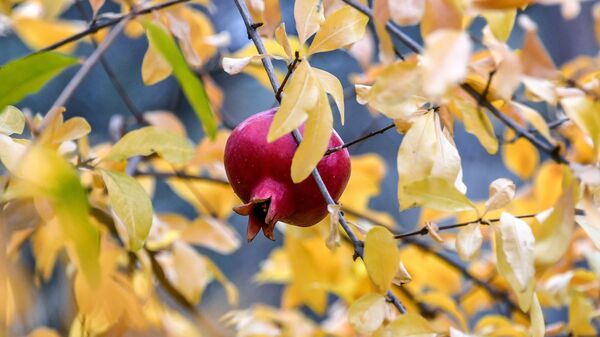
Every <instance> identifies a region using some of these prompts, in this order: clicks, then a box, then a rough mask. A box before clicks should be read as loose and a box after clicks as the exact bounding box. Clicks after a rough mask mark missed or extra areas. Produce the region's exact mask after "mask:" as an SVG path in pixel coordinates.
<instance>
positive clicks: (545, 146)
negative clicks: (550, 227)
mask: <svg viewBox="0 0 600 337" xmlns="http://www.w3.org/2000/svg"><path fill="white" fill-rule="evenodd" d="M343 1H344V2H345V3H346V4H348V5H350V6H352V7H354V8H355V9H357V10H359V11H361V12H362V13H363V14H365V15H367V16H368V17H369V18H371V19H373V13H372V11H371V9H370V8H369V7H367V6H365V5H363V4H360V3H358V2H356V1H355V0H343ZM386 29H387V30H388V31H389V32H390V34H392V35H393V36H394V37H396V38H397V39H398V40H400V41H401V42H402V43H403V44H404V45H405V46H407V47H408V48H409V49H410V50H412V51H413V52H415V53H417V54H421V53H422V52H423V47H422V46H421V45H420V44H418V43H417V42H415V41H414V40H413V39H412V38H411V37H410V36H408V35H406V34H405V33H404V32H402V31H401V30H400V28H398V27H397V26H396V25H395V24H393V23H392V22H391V21H388V22H387V23H386ZM461 88H462V89H463V90H465V92H467V93H468V94H469V95H471V97H473V98H474V99H475V100H476V101H478V102H481V105H482V106H484V107H485V108H486V109H488V110H489V111H490V112H491V113H492V114H493V115H494V116H496V118H498V119H499V120H500V121H501V122H502V123H504V124H505V125H506V126H508V127H509V128H511V129H513V130H514V131H515V133H516V134H517V135H518V136H520V137H523V138H526V139H527V140H528V141H529V142H531V143H532V144H533V145H535V146H536V147H537V148H539V149H540V150H542V151H543V152H545V153H547V154H548V155H549V156H550V157H551V158H552V159H553V160H554V161H556V162H558V163H564V164H569V161H568V160H567V159H566V158H565V157H563V156H562V155H561V154H560V147H558V146H554V145H553V144H551V143H550V142H543V141H541V140H540V139H538V138H536V137H535V136H534V135H533V134H532V133H531V132H529V130H527V129H525V128H523V127H521V126H520V125H519V124H517V123H516V122H515V121H513V120H512V119H510V118H509V117H508V116H506V115H505V114H503V113H502V112H501V111H500V110H498V108H496V107H495V106H493V105H492V104H491V103H490V102H489V101H488V100H486V99H485V98H484V97H483V96H482V95H481V93H479V92H478V91H477V90H475V88H473V87H472V86H471V85H469V84H468V83H463V84H461Z"/></svg>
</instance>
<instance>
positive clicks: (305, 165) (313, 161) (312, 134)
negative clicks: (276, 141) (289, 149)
mask: <svg viewBox="0 0 600 337" xmlns="http://www.w3.org/2000/svg"><path fill="white" fill-rule="evenodd" d="M319 89H320V90H321V92H320V95H319V99H318V102H317V106H316V107H315V108H314V109H313V110H312V111H311V112H310V113H309V116H308V121H307V122H306V125H305V127H304V132H303V136H304V137H303V138H304V139H303V140H302V143H300V146H298V149H297V150H296V153H295V154H294V158H293V159H292V181H293V182H294V183H299V182H301V181H303V180H304V179H306V178H307V177H308V176H309V175H310V174H311V172H312V170H314V169H315V167H317V164H318V163H319V161H321V158H323V155H324V154H325V151H327V147H328V145H329V140H330V139H331V133H332V130H333V116H332V113H331V107H330V106H329V100H328V99H327V94H326V93H325V91H324V90H323V89H322V88H319Z"/></svg>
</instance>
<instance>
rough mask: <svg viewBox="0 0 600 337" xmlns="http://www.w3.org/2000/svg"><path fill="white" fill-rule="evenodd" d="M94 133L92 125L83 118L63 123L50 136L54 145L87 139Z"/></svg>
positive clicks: (75, 118) (71, 119) (74, 118)
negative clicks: (86, 137)
mask: <svg viewBox="0 0 600 337" xmlns="http://www.w3.org/2000/svg"><path fill="white" fill-rule="evenodd" d="M91 131H92V127H91V126H90V124H89V123H88V122H87V121H86V120H85V119H84V118H82V117H73V118H70V119H68V120H67V121H66V122H64V123H62V124H61V125H60V126H59V127H58V128H57V129H56V130H53V132H52V135H51V136H50V137H51V139H52V142H53V143H63V142H68V141H71V140H76V139H79V138H82V137H85V136H86V135H88V134H89V133H90V132H91Z"/></svg>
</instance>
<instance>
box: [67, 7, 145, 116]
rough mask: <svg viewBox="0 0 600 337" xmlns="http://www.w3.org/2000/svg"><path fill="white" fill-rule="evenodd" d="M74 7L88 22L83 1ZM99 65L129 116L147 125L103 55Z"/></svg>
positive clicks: (93, 43)
mask: <svg viewBox="0 0 600 337" xmlns="http://www.w3.org/2000/svg"><path fill="white" fill-rule="evenodd" d="M75 5H76V7H77V10H79V13H81V16H82V17H83V19H84V20H85V21H89V20H90V18H89V16H88V15H87V14H86V12H85V8H84V6H83V0H77V1H75ZM92 20H93V21H92V22H91V23H90V27H91V26H93V25H94V23H95V20H94V19H92ZM91 40H92V46H94V49H98V43H97V42H96V40H94V39H93V38H92V39H91ZM100 64H101V65H102V68H104V71H105V72H106V75H107V76H108V79H109V80H110V82H111V83H112V84H113V87H114V88H115V90H116V92H117V94H118V95H119V97H121V100H122V101H123V103H125V106H126V107H127V109H128V110H129V112H131V114H132V115H133V116H134V117H135V120H136V121H137V123H138V124H140V125H147V124H148V123H147V122H146V121H145V120H144V116H143V113H142V112H141V111H140V110H139V109H138V108H137V107H136V105H135V103H133V100H132V99H131V97H129V95H128V94H127V90H125V87H124V86H123V84H121V81H119V78H118V77H117V74H115V72H114V71H113V69H112V67H111V66H110V64H109V63H108V61H107V60H106V58H105V57H104V55H101V56H100Z"/></svg>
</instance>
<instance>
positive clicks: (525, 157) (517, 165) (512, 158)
mask: <svg viewBox="0 0 600 337" xmlns="http://www.w3.org/2000/svg"><path fill="white" fill-rule="evenodd" d="M514 134H515V133H514V131H512V130H510V129H507V130H506V132H505V134H504V139H506V140H509V141H510V140H512V139H513V138H514ZM502 158H503V159H504V164H505V165H506V167H507V168H508V169H509V170H510V171H511V172H513V173H514V174H516V175H517V176H518V177H519V178H521V179H523V180H525V179H529V178H531V176H532V175H533V172H534V171H535V169H536V168H537V166H538V163H539V161H540V155H539V153H538V150H537V149H536V148H535V146H533V145H532V144H531V143H530V142H529V141H528V140H527V139H525V138H521V137H520V138H518V139H517V140H515V141H514V142H507V143H506V144H504V146H502Z"/></svg>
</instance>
